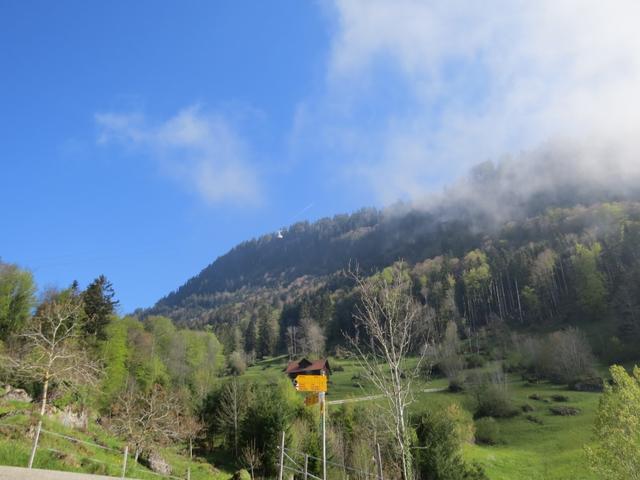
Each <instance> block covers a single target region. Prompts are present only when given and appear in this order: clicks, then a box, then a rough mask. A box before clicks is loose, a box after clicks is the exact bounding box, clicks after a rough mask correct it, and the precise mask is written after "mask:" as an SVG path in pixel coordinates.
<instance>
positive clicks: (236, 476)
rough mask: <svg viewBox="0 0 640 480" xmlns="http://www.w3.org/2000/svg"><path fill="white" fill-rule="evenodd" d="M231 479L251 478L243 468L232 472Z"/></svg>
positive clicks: (248, 479) (242, 479)
mask: <svg viewBox="0 0 640 480" xmlns="http://www.w3.org/2000/svg"><path fill="white" fill-rule="evenodd" d="M231 480H251V475H250V474H249V472H247V471H246V470H245V469H244V468H243V469H242V470H238V471H237V472H236V473H234V474H233V477H231Z"/></svg>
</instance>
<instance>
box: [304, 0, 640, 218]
mask: <svg viewBox="0 0 640 480" xmlns="http://www.w3.org/2000/svg"><path fill="white" fill-rule="evenodd" d="M328 13H329V15H330V16H331V17H332V18H333V19H335V28H334V32H333V37H332V50H331V54H330V57H329V64H328V71H327V78H326V90H325V93H324V95H323V96H322V98H321V99H309V101H307V102H303V103H301V104H300V106H299V109H298V115H297V118H296V125H295V129H296V134H297V135H298V136H299V138H302V137H305V136H306V137H307V138H309V137H311V136H312V135H310V134H309V132H313V136H314V137H316V138H319V139H320V141H321V142H322V143H323V144H324V145H325V147H323V148H330V149H331V150H332V151H333V152H334V153H337V155H336V157H337V158H340V162H341V164H340V168H341V171H343V172H346V173H345V174H344V175H345V181H346V182H349V183H350V184H351V185H365V187H364V188H365V189H367V190H368V191H372V192H374V193H375V195H376V196H377V198H378V200H380V201H381V202H383V203H390V202H393V201H395V200H396V199H398V198H403V199H405V200H409V201H412V202H416V203H423V202H425V198H430V199H431V201H433V197H432V196H431V195H430V192H431V193H432V192H434V191H439V190H440V189H441V188H442V187H443V185H447V184H449V185H451V188H450V189H448V191H447V193H445V195H446V194H448V193H451V192H452V191H454V190H456V189H458V193H457V194H456V195H457V196H458V197H459V198H460V199H464V198H465V196H466V199H467V201H469V202H476V203H478V204H482V203H485V204H486V208H487V209H488V210H492V211H495V212H501V211H503V210H509V208H510V205H504V204H499V203H500V202H504V198H491V196H490V195H489V198H487V195H486V194H487V193H488V192H483V195H482V197H479V196H478V195H476V194H475V193H471V192H472V191H474V190H473V189H467V190H465V186H468V182H467V181H466V180H462V181H460V180H459V181H457V182H455V181H454V179H455V178H456V177H460V176H462V175H463V174H464V172H465V171H467V170H468V169H469V168H470V167H471V166H472V165H474V164H477V163H479V162H482V161H485V160H487V159H491V160H493V161H495V162H497V163H499V164H503V165H502V167H501V168H502V170H503V172H502V175H501V176H500V178H501V180H500V182H501V185H494V187H495V188H498V189H503V190H510V191H515V192H517V195H518V196H520V197H522V198H524V197H526V196H527V195H533V194H536V193H540V192H544V191H547V190H549V188H555V187H558V188H563V185H565V184H570V185H576V184H579V183H581V182H582V183H583V184H584V185H585V186H595V187H599V188H601V187H607V188H612V189H614V190H616V189H619V191H620V192H624V191H625V190H626V189H632V188H633V187H634V183H638V180H640V161H639V159H640V156H638V153H639V152H640V29H639V28H638V19H640V2H638V1H637V0H612V1H600V0H536V1H530V0H490V1H487V2H469V1H458V0H432V1H418V0H396V1H393V2H389V1H386V0H335V2H334V5H333V8H331V9H329V10H328ZM385 98H390V100H389V101H387V102H385V100H384V99H385ZM363 112H365V113H366V114H367V115H362V113H363ZM327 145H328V147H326V146H327ZM523 152H524V153H523ZM508 158H511V159H508ZM443 172H446V173H443ZM474 188H475V187H474Z"/></svg>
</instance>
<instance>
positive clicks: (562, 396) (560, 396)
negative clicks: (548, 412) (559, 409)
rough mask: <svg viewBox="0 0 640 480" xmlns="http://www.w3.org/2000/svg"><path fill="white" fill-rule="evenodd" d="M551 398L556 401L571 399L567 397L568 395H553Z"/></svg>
mask: <svg viewBox="0 0 640 480" xmlns="http://www.w3.org/2000/svg"><path fill="white" fill-rule="evenodd" d="M551 400H553V401H554V402H568V401H569V397H567V396H566V395H559V394H558V395H551Z"/></svg>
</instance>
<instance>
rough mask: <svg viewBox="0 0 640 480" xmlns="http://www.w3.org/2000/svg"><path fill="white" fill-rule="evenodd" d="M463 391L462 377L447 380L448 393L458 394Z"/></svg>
mask: <svg viewBox="0 0 640 480" xmlns="http://www.w3.org/2000/svg"><path fill="white" fill-rule="evenodd" d="M463 390H464V379H463V378H462V377H456V378H452V379H451V380H449V391H450V392H451V393H458V392H462V391H463Z"/></svg>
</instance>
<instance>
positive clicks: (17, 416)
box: [0, 357, 599, 480]
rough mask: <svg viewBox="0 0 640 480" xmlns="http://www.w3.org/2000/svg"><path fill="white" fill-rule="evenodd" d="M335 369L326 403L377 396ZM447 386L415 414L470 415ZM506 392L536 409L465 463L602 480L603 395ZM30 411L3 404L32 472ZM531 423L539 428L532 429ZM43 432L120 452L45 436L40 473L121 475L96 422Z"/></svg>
mask: <svg viewBox="0 0 640 480" xmlns="http://www.w3.org/2000/svg"><path fill="white" fill-rule="evenodd" d="M331 363H332V365H333V367H334V370H335V371H334V373H333V375H332V376H331V379H330V383H329V392H328V395H327V399H328V400H340V399H348V398H356V397H362V396H365V395H371V394H375V393H376V392H375V390H374V389H373V388H371V386H370V385H367V382H366V381H365V380H364V379H363V378H362V375H361V372H360V369H359V367H358V365H357V363H355V362H353V361H349V360H332V361H331ZM285 365H286V357H276V358H272V359H268V360H265V361H261V362H258V363H256V364H255V365H253V366H251V367H249V368H248V369H247V371H246V372H245V373H244V375H242V376H241V377H240V379H241V380H242V381H247V382H255V383H257V384H259V385H262V386H263V387H264V388H270V386H271V385H273V384H275V383H276V382H278V381H279V380H281V379H282V378H283V376H284V373H283V369H284V367H285ZM491 368H495V365H488V366H486V367H484V368H483V369H479V370H484V371H487V370H490V369H491ZM447 385H448V383H447V381H446V380H445V379H441V378H440V379H433V380H431V381H428V382H427V381H424V380H419V381H416V382H415V383H414V385H413V390H414V397H415V402H414V403H413V405H412V406H411V410H412V412H414V413H415V412H419V411H422V410H424V409H435V410H438V409H443V408H445V407H446V406H447V405H449V404H451V403H454V402H455V403H458V404H460V405H461V406H463V407H464V408H466V409H468V410H473V406H474V405H473V400H472V399H471V397H470V396H469V395H468V394H465V393H450V392H448V391H443V392H435V393H424V392H423V391H422V390H424V389H425V388H438V387H446V386H447ZM292 388H293V387H292ZM508 391H509V394H510V396H511V398H512V400H513V403H514V406H516V407H518V408H520V407H521V406H522V405H525V404H528V405H530V406H531V407H533V411H531V412H527V413H521V414H519V415H517V416H515V417H513V418H510V419H501V420H498V423H499V426H500V435H499V442H498V443H497V444H496V445H492V446H485V445H475V444H470V445H466V446H465V448H464V455H465V458H466V459H467V460H469V461H474V462H477V463H479V464H480V465H482V467H483V468H484V469H485V471H486V473H487V474H488V476H489V478H491V479H492V480H520V479H521V480H537V479H540V480H561V479H572V480H590V479H594V480H595V479H596V478H597V477H595V476H594V475H592V474H591V473H590V472H589V470H588V468H587V466H586V459H585V456H584V453H583V452H584V446H585V445H586V444H588V443H589V442H590V441H591V439H592V426H593V422H594V417H595V413H596V410H597V407H598V400H599V394H597V393H584V392H573V391H568V390H566V389H564V388H561V387H559V386H556V385H551V384H549V383H540V384H528V383H526V382H525V381H523V380H521V378H520V376H519V375H516V374H510V375H509V376H508ZM532 394H537V395H539V396H540V397H541V400H532V399H530V398H529V396H530V395H532ZM554 394H562V395H565V396H567V397H568V401H567V402H563V403H562V405H566V406H572V407H577V408H579V409H580V410H581V413H580V414H579V415H576V416H555V415H553V414H552V413H551V412H550V411H549V407H551V406H554V405H560V404H559V403H557V402H555V401H553V400H552V399H551V396H552V395H554ZM300 395H303V394H302V393H301V394H300ZM378 402H380V400H370V401H367V404H371V406H372V407H375V405H376V403H378ZM359 404H360V405H363V404H364V403H359ZM332 408H338V407H337V406H334V407H331V406H330V407H329V409H328V414H329V415H331V410H332ZM33 410H34V406H33V405H31V404H26V403H20V402H8V403H4V404H2V403H0V464H2V465H15V466H26V465H27V462H28V458H29V452H30V446H31V440H30V439H29V438H27V437H26V436H25V432H26V430H27V428H28V426H29V425H30V424H32V423H34V420H33V417H32V415H33V413H32V412H33ZM7 413H9V414H7ZM527 417H530V418H527ZM534 419H535V420H536V421H533V420H534ZM44 428H45V429H46V430H49V431H52V432H56V433H60V434H64V435H69V436H73V437H76V438H78V439H80V440H83V441H86V442H89V443H97V444H99V445H102V446H105V447H108V448H111V449H113V450H116V451H111V450H106V449H102V448H98V447H94V446H89V445H85V444H80V443H72V442H70V441H68V440H66V439H64V438H61V437H56V436H53V435H50V434H43V435H42V437H41V442H40V448H39V450H38V455H37V456H36V461H35V466H36V467H37V468H45V469H53V470H66V471H78V472H80V471H82V472H90V473H98V474H105V475H114V476H118V475H120V469H121V465H122V454H121V453H120V452H121V451H122V448H123V445H122V442H120V441H119V440H117V439H115V438H113V437H110V436H109V435H107V434H106V433H105V431H104V430H103V429H102V428H101V427H100V426H99V425H97V424H96V423H95V422H90V426H89V429H88V431H87V432H81V431H78V430H73V429H70V428H64V427H63V426H61V425H60V424H59V423H57V422H55V421H53V420H49V419H48V420H46V421H45V423H44ZM54 450H55V451H54ZM60 452H62V453H60ZM162 454H163V456H164V457H165V458H166V459H167V461H168V462H169V463H170V464H171V465H172V467H173V475H175V476H177V477H181V478H186V471H187V467H188V466H189V461H188V459H187V458H186V456H185V455H184V454H185V452H184V451H180V450H179V449H177V448H165V449H163V450H162ZM226 460H227V463H228V464H227V465H225V464H224V463H225V459H219V458H215V457H212V458H210V459H209V461H210V462H211V463H209V462H207V461H205V460H204V459H198V460H194V462H193V463H192V465H191V478H192V479H193V480H204V479H213V480H222V479H228V478H230V477H231V472H232V471H233V469H234V468H235V466H234V465H232V464H231V463H232V462H229V461H228V460H229V459H226ZM218 462H221V463H218ZM128 465H129V468H128V469H127V474H128V476H130V477H134V478H139V479H143V480H144V479H152V478H158V477H157V475H153V474H151V473H150V471H149V470H147V469H146V468H145V467H142V466H140V465H134V462H133V460H132V458H131V459H130V461H129V464H128ZM214 465H215V466H214Z"/></svg>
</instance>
